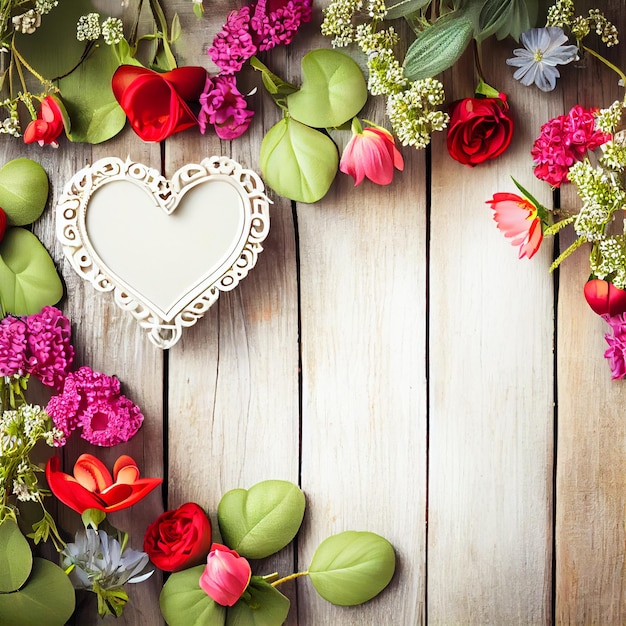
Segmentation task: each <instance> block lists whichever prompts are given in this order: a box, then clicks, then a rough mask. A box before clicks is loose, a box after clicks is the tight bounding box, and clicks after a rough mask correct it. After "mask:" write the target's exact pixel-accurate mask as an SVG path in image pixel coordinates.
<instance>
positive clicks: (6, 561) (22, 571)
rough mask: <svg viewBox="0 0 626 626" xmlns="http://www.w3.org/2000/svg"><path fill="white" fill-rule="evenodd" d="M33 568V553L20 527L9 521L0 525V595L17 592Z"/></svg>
mask: <svg viewBox="0 0 626 626" xmlns="http://www.w3.org/2000/svg"><path fill="white" fill-rule="evenodd" d="M32 567H33V553H32V552H31V550H30V546H29V545H28V541H27V540H26V537H24V535H22V532H21V531H20V529H19V527H18V525H17V524H16V523H15V522H14V521H13V520H12V519H7V520H5V521H4V522H3V523H2V524H0V593H7V592H9V591H16V590H17V589H19V588H20V587H21V586H22V585H23V584H24V583H25V582H26V579H27V578H28V576H29V574H30V570H31V569H32Z"/></svg>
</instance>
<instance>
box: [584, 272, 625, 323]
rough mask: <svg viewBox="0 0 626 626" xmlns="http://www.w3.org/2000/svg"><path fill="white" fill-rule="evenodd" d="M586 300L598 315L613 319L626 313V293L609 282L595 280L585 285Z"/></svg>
mask: <svg viewBox="0 0 626 626" xmlns="http://www.w3.org/2000/svg"><path fill="white" fill-rule="evenodd" d="M584 293H585V300H587V303H588V304H589V306H590V307H591V308H592V309H593V311H594V312H595V313H597V314H598V315H608V316H610V317H613V316H615V315H619V314H620V313H625V312H626V291H624V290H623V289H618V288H617V287H616V286H615V285H614V284H613V283H610V282H608V281H607V280H600V279H599V278H593V279H592V280H588V281H587V282H586V283H585V289H584Z"/></svg>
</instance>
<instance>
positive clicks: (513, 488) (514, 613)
mask: <svg viewBox="0 0 626 626" xmlns="http://www.w3.org/2000/svg"><path fill="white" fill-rule="evenodd" d="M509 52H510V50H509V44H508V43H507V44H506V45H499V46H495V47H489V48H486V49H485V50H484V51H483V71H484V73H485V79H486V80H487V82H488V83H490V84H491V85H493V86H495V87H497V88H499V89H500V90H501V91H503V92H505V93H509V94H512V95H511V96H510V104H511V114H512V115H513V116H514V119H515V122H516V128H515V135H514V139H513V142H512V144H511V146H510V147H509V149H508V150H507V151H506V152H505V153H504V154H503V155H502V156H500V157H499V158H498V159H497V160H495V161H493V162H485V163H483V164H481V165H478V166H477V167H475V168H473V169H471V170H470V169H469V168H468V167H467V166H464V165H460V164H459V163H456V162H455V161H453V160H452V159H451V158H450V157H449V155H448V153H447V150H446V147H445V136H444V135H443V134H442V135H439V136H437V137H435V140H434V142H433V148H432V150H433V160H432V206H431V239H430V266H429V267H430V290H429V292H430V298H429V319H430V325H429V329H430V333H429V343H430V351H429V381H430V404H429V426H430V429H429V432H430V437H429V442H430V447H429V500H428V504H429V517H428V520H429V532H428V622H429V624H431V625H435V624H437V625H446V626H449V625H452V624H459V625H461V624H464V625H467V624H480V625H486V624H493V625H494V626H497V625H501V624H507V625H508V624H543V623H548V622H549V620H550V615H551V558H552V554H551V552H552V543H551V541H552V462H553V450H552V423H553V351H552V344H553V324H554V318H553V306H552V297H553V295H552V293H553V292H552V279H551V277H550V276H549V274H548V271H547V268H548V266H549V263H550V258H549V257H550V247H551V242H546V244H544V246H543V247H542V250H541V251H540V252H539V253H538V254H537V256H536V257H535V258H533V259H532V261H530V262H529V261H528V260H527V259H523V260H521V261H520V260H518V250H517V249H514V248H513V247H512V246H511V245H510V244H509V242H508V241H507V240H505V238H504V237H503V235H502V233H500V232H499V231H498V230H497V228H496V225H495V223H494V222H493V220H492V214H491V211H490V209H489V208H488V206H487V205H486V204H485V203H486V201H487V200H489V199H490V198H491V197H492V195H493V193H495V192H498V191H510V192H515V191H517V190H516V189H515V187H514V185H513V183H512V181H511V180H510V178H509V176H510V175H512V176H514V177H515V178H516V179H517V180H519V181H520V182H521V183H522V184H523V185H525V186H527V187H528V188H529V190H531V193H537V196H538V198H539V199H540V200H541V201H543V202H547V201H548V200H549V190H548V189H545V188H544V189H542V188H541V185H539V184H535V183H536V182H537V181H535V182H533V180H532V170H531V165H532V161H531V159H530V155H529V146H530V145H531V144H532V138H533V137H534V134H535V133H536V132H537V130H538V127H539V120H541V119H543V118H544V117H546V116H547V114H548V113H549V111H550V110H551V109H550V102H552V98H550V97H547V98H541V97H539V95H538V93H537V91H536V90H535V91H531V90H520V89H519V86H518V85H514V81H513V80H512V78H511V76H510V73H511V72H510V69H509V68H507V66H506V65H505V64H504V59H505V58H506V56H507V54H509ZM445 84H446V85H447V86H448V91H447V97H448V100H449V101H453V100H455V99H458V98H465V97H471V96H472V95H473V91H474V88H475V82H474V76H473V62H472V58H471V55H470V54H469V53H466V55H465V56H464V58H463V59H462V60H461V63H460V64H459V65H457V66H456V67H455V68H454V70H453V71H450V72H448V73H447V77H446V81H445ZM513 94H514V95H513ZM451 180H454V181H455V183H454V184H451Z"/></svg>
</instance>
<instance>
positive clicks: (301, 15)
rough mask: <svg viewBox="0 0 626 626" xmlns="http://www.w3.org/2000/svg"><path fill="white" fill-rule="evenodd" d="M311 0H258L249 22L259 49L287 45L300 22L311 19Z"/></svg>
mask: <svg viewBox="0 0 626 626" xmlns="http://www.w3.org/2000/svg"><path fill="white" fill-rule="evenodd" d="M312 5H313V1H312V0H288V2H281V1H280V0H278V1H274V2H271V0H270V1H269V2H268V0H258V2H257V3H256V7H255V10H254V14H253V16H252V20H251V22H250V24H251V26H252V28H253V29H254V35H253V39H254V41H255V42H256V44H257V47H258V49H259V50H262V51H264V50H271V49H272V48H274V47H275V46H287V45H289V44H290V43H291V42H292V40H293V38H294V36H295V34H296V33H297V32H298V29H299V28H300V26H301V25H302V24H305V23H306V22H309V21H310V20H311V13H312V10H311V7H312Z"/></svg>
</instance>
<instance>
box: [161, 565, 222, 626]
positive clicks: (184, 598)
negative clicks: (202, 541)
mask: <svg viewBox="0 0 626 626" xmlns="http://www.w3.org/2000/svg"><path fill="white" fill-rule="evenodd" d="M203 570H204V565H197V566H196V567H190V568H189V569H186V570H183V571H181V572H176V573H174V574H172V575H171V576H170V577H169V578H168V579H167V582H166V583H165V585H163V589H161V595H160V597H159V604H160V606H161V613H163V617H164V618H165V621H166V622H167V623H168V624H169V626H207V625H208V624H210V626H224V623H225V620H226V607H223V606H221V605H219V604H217V602H215V601H214V600H212V599H211V598H209V596H208V595H207V594H206V593H205V592H204V591H203V590H202V589H201V587H200V584H199V582H198V581H199V580H200V576H201V574H202V572H203Z"/></svg>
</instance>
